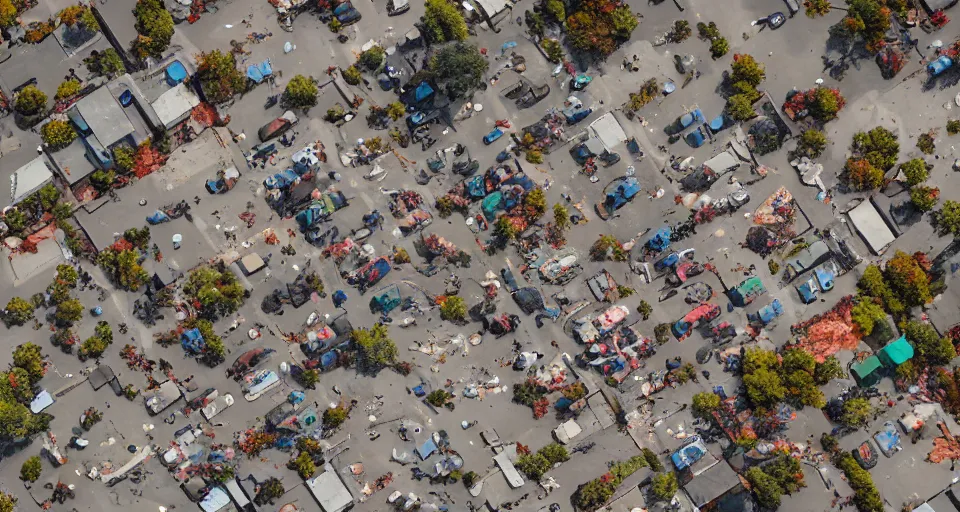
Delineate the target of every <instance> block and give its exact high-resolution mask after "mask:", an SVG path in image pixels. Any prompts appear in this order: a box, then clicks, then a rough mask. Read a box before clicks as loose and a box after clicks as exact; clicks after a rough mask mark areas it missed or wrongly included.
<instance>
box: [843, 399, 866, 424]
mask: <svg viewBox="0 0 960 512" xmlns="http://www.w3.org/2000/svg"><path fill="white" fill-rule="evenodd" d="M872 415H873V406H872V405H870V400H868V399H866V398H850V399H848V400H846V401H845V402H843V408H842V412H841V414H840V423H843V424H844V425H847V426H850V427H865V426H866V425H867V422H868V421H870V416H872Z"/></svg>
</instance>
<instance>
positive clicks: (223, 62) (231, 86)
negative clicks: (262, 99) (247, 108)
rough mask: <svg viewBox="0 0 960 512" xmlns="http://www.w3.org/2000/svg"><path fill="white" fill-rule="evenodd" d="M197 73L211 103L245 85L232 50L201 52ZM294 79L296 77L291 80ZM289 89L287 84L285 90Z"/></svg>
mask: <svg viewBox="0 0 960 512" xmlns="http://www.w3.org/2000/svg"><path fill="white" fill-rule="evenodd" d="M141 1H143V0H141ZM197 75H198V77H199V79H200V86H201V87H202V88H203V92H204V94H206V96H207V99H208V100H210V101H211V102H213V103H223V102H225V101H228V100H229V99H230V98H233V97H234V96H235V95H237V94H241V93H243V92H244V90H246V87H247V78H246V77H245V76H243V73H241V72H240V70H239V69H237V59H236V57H234V56H233V52H221V51H220V50H213V51H210V52H203V53H201V54H200V56H199V57H198V58H197ZM297 76H300V75H297ZM295 79H296V77H294V78H293V79H292V80H291V82H293V80H295ZM289 89H290V86H289V84H288V85H287V90H289ZM284 95H286V91H285V92H284Z"/></svg>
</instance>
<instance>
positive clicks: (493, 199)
mask: <svg viewBox="0 0 960 512" xmlns="http://www.w3.org/2000/svg"><path fill="white" fill-rule="evenodd" d="M501 202H503V194H501V193H500V192H494V193H492V194H490V195H489V196H487V197H485V198H483V203H482V205H481V209H482V210H483V216H484V217H486V218H487V220H493V219H494V217H496V215H497V210H499V209H500V203H501Z"/></svg>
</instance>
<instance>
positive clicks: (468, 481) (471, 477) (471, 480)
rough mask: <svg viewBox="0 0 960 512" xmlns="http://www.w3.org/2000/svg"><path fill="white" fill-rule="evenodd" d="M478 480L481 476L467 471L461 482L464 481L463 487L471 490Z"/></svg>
mask: <svg viewBox="0 0 960 512" xmlns="http://www.w3.org/2000/svg"><path fill="white" fill-rule="evenodd" d="M478 478H480V475H478V474H476V473H475V472H473V471H467V472H466V473H464V474H463V478H461V480H462V481H463V485H464V486H465V487H467V488H468V489H469V488H471V487H473V484H475V483H477V479H478Z"/></svg>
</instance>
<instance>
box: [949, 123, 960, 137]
mask: <svg viewBox="0 0 960 512" xmlns="http://www.w3.org/2000/svg"><path fill="white" fill-rule="evenodd" d="M958 133H960V119H948V120H947V135H956V134H958Z"/></svg>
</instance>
